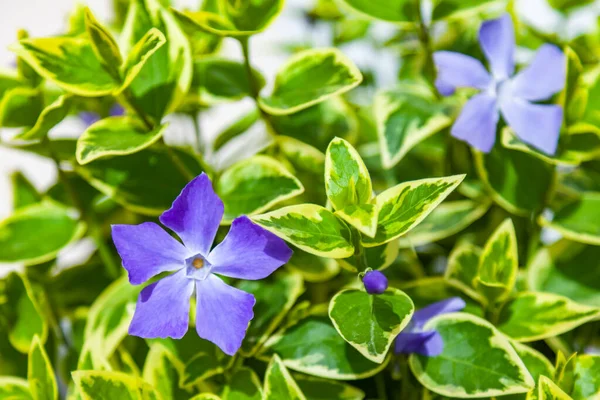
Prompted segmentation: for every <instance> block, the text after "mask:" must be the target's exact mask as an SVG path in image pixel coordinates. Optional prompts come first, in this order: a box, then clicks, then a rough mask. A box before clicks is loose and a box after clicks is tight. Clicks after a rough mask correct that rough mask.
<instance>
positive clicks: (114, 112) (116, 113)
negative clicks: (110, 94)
mask: <svg viewBox="0 0 600 400" xmlns="http://www.w3.org/2000/svg"><path fill="white" fill-rule="evenodd" d="M108 115H110V116H111V117H120V116H122V115H125V109H124V108H123V106H122V105H120V104H119V103H115V104H113V106H112V107H111V108H110V110H109V111H108ZM79 119H81V121H82V122H83V123H84V124H85V126H86V127H87V126H90V125H92V124H94V123H96V122H98V121H100V119H101V118H100V114H98V113H97V112H94V111H82V112H80V113H79Z"/></svg>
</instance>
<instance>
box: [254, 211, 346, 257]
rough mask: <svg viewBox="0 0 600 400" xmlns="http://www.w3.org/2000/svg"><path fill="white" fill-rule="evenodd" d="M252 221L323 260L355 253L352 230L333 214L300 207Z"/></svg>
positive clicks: (256, 217)
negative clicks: (323, 258)
mask: <svg viewBox="0 0 600 400" xmlns="http://www.w3.org/2000/svg"><path fill="white" fill-rule="evenodd" d="M252 220H253V221H254V222H256V223H257V224H259V225H260V226H262V227H263V228H265V229H267V230H269V231H271V232H273V233H274V234H276V235H277V236H279V237H281V238H282V239H284V240H286V241H288V242H290V243H291V244H293V245H294V246H297V247H299V248H300V249H302V250H304V251H306V252H309V253H311V254H315V255H317V256H321V257H330V258H345V257H350V256H351V255H352V254H354V246H353V245H352V241H351V238H350V230H349V229H348V227H347V226H346V225H345V224H344V222H342V221H341V220H339V219H338V218H337V217H336V216H335V215H334V214H333V213H332V212H331V211H329V210H327V209H326V208H323V207H321V206H317V205H314V204H301V205H297V206H289V207H284V208H280V209H279V210H276V211H272V212H270V213H266V214H262V215H256V216H254V217H252Z"/></svg>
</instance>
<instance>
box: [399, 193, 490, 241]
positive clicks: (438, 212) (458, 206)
mask: <svg viewBox="0 0 600 400" xmlns="http://www.w3.org/2000/svg"><path fill="white" fill-rule="evenodd" d="M489 208H490V203H489V202H475V201H472V200H459V201H452V202H445V203H442V204H440V205H439V206H438V207H436V209H435V210H433V212H432V213H431V214H429V216H428V217H427V218H425V219H424V220H423V222H421V223H420V224H419V225H417V226H416V227H415V228H414V229H412V230H411V231H410V232H409V233H407V234H406V235H404V236H403V237H402V238H400V243H401V245H402V246H403V247H410V246H420V245H424V244H427V243H432V242H437V241H438V240H442V239H445V238H447V237H450V236H452V235H455V234H457V233H459V232H461V231H462V230H464V229H466V228H467V227H468V226H469V225H471V224H472V223H473V222H475V221H477V220H478V219H479V218H481V217H482V216H483V215H484V214H485V213H486V212H487V210H488V209H489Z"/></svg>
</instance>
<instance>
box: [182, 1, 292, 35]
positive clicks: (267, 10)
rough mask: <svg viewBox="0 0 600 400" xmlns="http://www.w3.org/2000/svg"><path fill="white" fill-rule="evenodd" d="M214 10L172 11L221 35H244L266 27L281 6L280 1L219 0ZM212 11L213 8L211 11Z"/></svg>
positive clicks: (201, 27)
mask: <svg viewBox="0 0 600 400" xmlns="http://www.w3.org/2000/svg"><path fill="white" fill-rule="evenodd" d="M217 4H218V7H217V10H214V11H217V12H218V13H216V12H207V11H199V12H193V11H184V12H179V11H175V14H176V15H177V17H178V18H179V19H180V20H182V21H184V22H187V23H191V24H195V25H196V26H198V28H200V29H202V30H205V31H208V32H210V33H214V34H216V35H221V36H234V37H244V36H250V35H254V34H256V33H259V32H262V31H263V30H265V29H266V28H267V27H268V26H269V25H270V24H271V22H273V20H274V19H275V18H276V17H277V15H279V13H280V12H281V10H282V9H283V4H284V1H283V0H255V1H252V0H242V1H235V0H219V1H218V2H217ZM211 11H212V10H211Z"/></svg>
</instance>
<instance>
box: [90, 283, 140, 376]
mask: <svg viewBox="0 0 600 400" xmlns="http://www.w3.org/2000/svg"><path fill="white" fill-rule="evenodd" d="M141 289H142V288H141V287H139V286H133V285H131V284H130V283H129V282H128V281H127V278H126V277H121V278H120V279H119V280H117V281H115V282H113V283H112V284H111V285H110V286H109V287H107V288H106V289H105V290H104V291H103V292H102V294H101V295H100V296H98V298H97V299H96V301H95V302H94V303H93V304H92V306H91V307H90V310H89V313H88V315H87V322H86V325H85V331H84V345H83V349H82V351H81V355H80V357H79V364H78V368H79V369H100V368H101V367H102V366H103V365H106V364H107V362H108V359H109V358H110V357H111V356H112V355H113V353H114V352H115V350H116V349H117V347H118V346H119V344H120V343H121V341H122V340H123V339H124V338H125V337H126V336H127V330H128V328H129V324H130V322H131V318H132V317H133V311H134V308H135V307H134V306H135V301H136V298H137V296H138V294H139V292H140V290H141ZM88 362H89V364H87V363H88Z"/></svg>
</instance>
